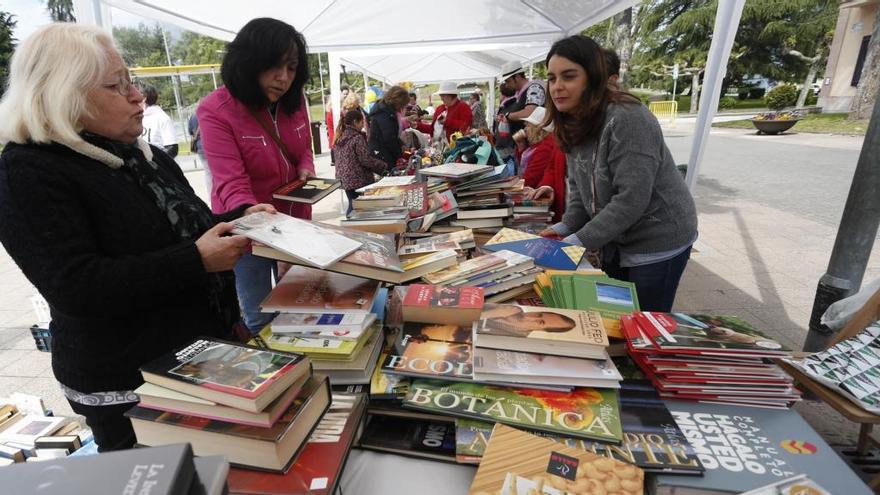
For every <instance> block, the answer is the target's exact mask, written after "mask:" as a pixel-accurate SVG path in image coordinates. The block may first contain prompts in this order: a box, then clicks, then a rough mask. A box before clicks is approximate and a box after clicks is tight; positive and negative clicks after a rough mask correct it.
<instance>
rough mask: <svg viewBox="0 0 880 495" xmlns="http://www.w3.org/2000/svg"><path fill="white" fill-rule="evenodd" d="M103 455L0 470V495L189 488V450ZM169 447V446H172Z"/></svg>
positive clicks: (167, 493)
mask: <svg viewBox="0 0 880 495" xmlns="http://www.w3.org/2000/svg"><path fill="white" fill-rule="evenodd" d="M179 442H180V441H179V440H178V441H177V443H174V444H173V445H166V446H163V447H153V448H144V449H131V450H121V451H117V452H105V453H102V454H100V455H90V456H82V457H66V458H62V459H57V460H48V461H41V462H34V463H19V464H13V465H10V466H6V467H4V468H3V469H0V486H2V487H3V493H9V494H25V493H39V494H45V495H62V494H68V493H88V494H90V495H119V494H127V493H131V494H141V493H149V494H155V495H187V494H189V493H192V492H190V486H191V485H192V483H193V480H194V477H195V476H194V475H195V467H194V465H193V451H192V449H191V448H190V446H189V445H188V444H185V443H179ZM172 443H173V442H172Z"/></svg>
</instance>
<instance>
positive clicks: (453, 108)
mask: <svg viewBox="0 0 880 495" xmlns="http://www.w3.org/2000/svg"><path fill="white" fill-rule="evenodd" d="M434 94H435V95H438V96H439V97H440V100H442V101H443V104H441V105H440V106H438V107H437V109H436V110H434V120H433V122H432V123H431V128H432V129H434V137H435V139H436V138H437V136H438V134H439V129H440V128H442V129H443V133H444V134H443V138H444V139H446V140H448V139H449V137H450V136H452V134H453V133H455V132H461V133H462V134H465V133H467V132H468V130H470V128H471V121H473V118H474V116H473V113H471V107H469V106H468V105H467V103H464V102H463V101H461V100H459V99H458V85H457V84H455V83H454V82H443V83H440V89H439V90H438V91H437V92H436V93H434Z"/></svg>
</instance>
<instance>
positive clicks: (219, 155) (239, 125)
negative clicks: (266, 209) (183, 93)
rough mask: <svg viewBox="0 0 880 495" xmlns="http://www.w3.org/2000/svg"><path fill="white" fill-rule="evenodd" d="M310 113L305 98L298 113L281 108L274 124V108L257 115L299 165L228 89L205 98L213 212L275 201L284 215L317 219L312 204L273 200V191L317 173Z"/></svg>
mask: <svg viewBox="0 0 880 495" xmlns="http://www.w3.org/2000/svg"><path fill="white" fill-rule="evenodd" d="M308 111H309V107H308V105H307V103H306V102H305V99H303V104H302V105H300V108H299V110H297V111H296V112H294V113H293V114H285V113H284V112H282V111H281V110H280V109H279V110H278V111H277V112H276V117H277V119H276V121H275V122H274V123H273V121H272V115H271V114H270V113H269V109H268V108H266V109H263V110H261V111H259V112H258V113H257V115H258V116H259V117H260V118H261V119H264V120H263V121H264V122H266V123H267V124H268V125H269V128H270V129H272V128H273V127H274V126H276V125H277V130H278V134H279V135H280V136H281V141H282V142H283V143H284V145H285V146H286V147H287V151H288V152H289V153H290V159H291V161H293V163H288V162H287V160H286V159H285V158H284V156H283V155H282V154H281V150H280V149H279V148H278V145H277V144H276V143H275V140H274V139H272V136H271V135H269V134H268V133H267V132H266V130H265V129H263V126H262V125H260V123H259V122H257V120H256V118H255V117H254V114H252V113H251V111H250V110H248V108H247V107H246V106H245V105H244V104H243V103H241V102H240V101H238V100H236V99H235V98H234V97H233V96H232V95H231V94H230V93H229V90H228V89H226V87H225V86H223V87H221V88H219V89H217V90H216V91H214V92H213V93H211V94H210V95H208V96H206V97H205V99H204V100H202V103H201V104H200V105H199V109H198V111H197V112H196V113H197V114H198V119H199V129H201V138H202V147H203V148H204V150H205V155H206V157H207V158H208V168H209V169H210V170H211V176H212V185H211V209H212V210H214V212H215V213H223V212H226V211H229V210H232V209H233V208H236V207H238V206H240V205H243V204H252V205H255V204H258V203H272V204H273V205H275V208H277V209H278V211H280V212H282V213H286V214H288V215H292V216H295V217H298V218H305V219H311V217H312V207H311V206H310V205H307V204H302V203H292V202H290V201H281V200H273V199H272V191H274V190H275V189H277V188H278V187H280V186H282V185H284V184H287V183H288V182H290V181H292V180H295V179H296V178H297V177H298V176H299V173H300V172H301V171H302V170H309V171H311V172H314V171H315V161H314V157H313V156H312V135H311V128H310V125H309V113H308Z"/></svg>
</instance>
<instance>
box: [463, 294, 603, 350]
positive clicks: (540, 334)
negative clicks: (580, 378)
mask: <svg viewBox="0 0 880 495" xmlns="http://www.w3.org/2000/svg"><path fill="white" fill-rule="evenodd" d="M474 345H476V346H478V347H489V348H493V349H509V350H514V351H521V352H534V353H541V354H552V355H556V356H570V357H584V358H590V359H605V358H606V357H607V353H606V351H605V348H606V347H607V346H608V336H607V335H606V334H605V328H604V326H603V324H602V318H601V317H600V316H599V314H598V313H595V312H591V311H575V310H569V309H558V308H546V307H531V306H516V305H513V304H494V303H487V304H485V305H484V306H483V313H482V314H481V315H480V322H479V323H478V324H477V326H476V337H475V342H474Z"/></svg>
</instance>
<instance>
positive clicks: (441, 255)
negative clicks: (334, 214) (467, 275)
mask: <svg viewBox="0 0 880 495" xmlns="http://www.w3.org/2000/svg"><path fill="white" fill-rule="evenodd" d="M249 216H253V215H249ZM316 225H318V226H319V228H320V229H321V230H326V231H331V232H333V233H335V234H338V235H339V236H341V237H343V238H345V239H346V240H347V241H352V242H354V243H356V244H357V248H356V249H355V250H354V251H352V252H351V253H350V254H347V255H344V256H342V257H341V258H340V259H339V261H336V262H334V263H331V264H330V265H328V266H327V267H326V268H325V269H326V270H327V271H331V272H335V273H344V274H347V275H354V276H356V277H363V278H368V279H371V280H378V281H382V282H389V283H392V284H402V283H405V282H409V281H411V280H415V279H417V278H419V277H421V276H423V275H425V274H428V273H431V272H434V271H436V270H440V269H443V268H446V267H448V266H452V265H454V264H456V263H458V258H457V253H456V252H455V251H454V250H444V251H440V252H435V253H431V254H428V255H425V256H421V257H418V258H415V259H408V260H406V263H405V264H404V263H402V262H401V260H400V257H399V256H398V255H397V248H398V246H397V244H396V243H395V242H394V238H393V237H392V236H390V235H387V234H376V233H373V232H361V231H358V230H353V229H347V228H345V227H340V226H336V225H329V224H323V223H320V224H318V223H316ZM273 240H275V239H273ZM284 240H285V242H290V243H293V244H301V243H305V242H308V239H307V238H304V239H303V238H299V237H298V234H297V233H294V232H291V233H289V234H285V235H284ZM261 242H262V244H260V245H254V247H253V253H254V254H255V255H257V256H262V257H264V258H271V259H276V260H281V261H286V262H288V263H293V264H296V265H305V266H314V265H311V264H309V263H305V262H303V261H302V259H301V258H300V257H296V256H291V255H290V254H288V253H287V252H286V251H284V250H283V249H281V248H280V247H278V246H277V245H272V244H268V243H266V242H263V241H261Z"/></svg>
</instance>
